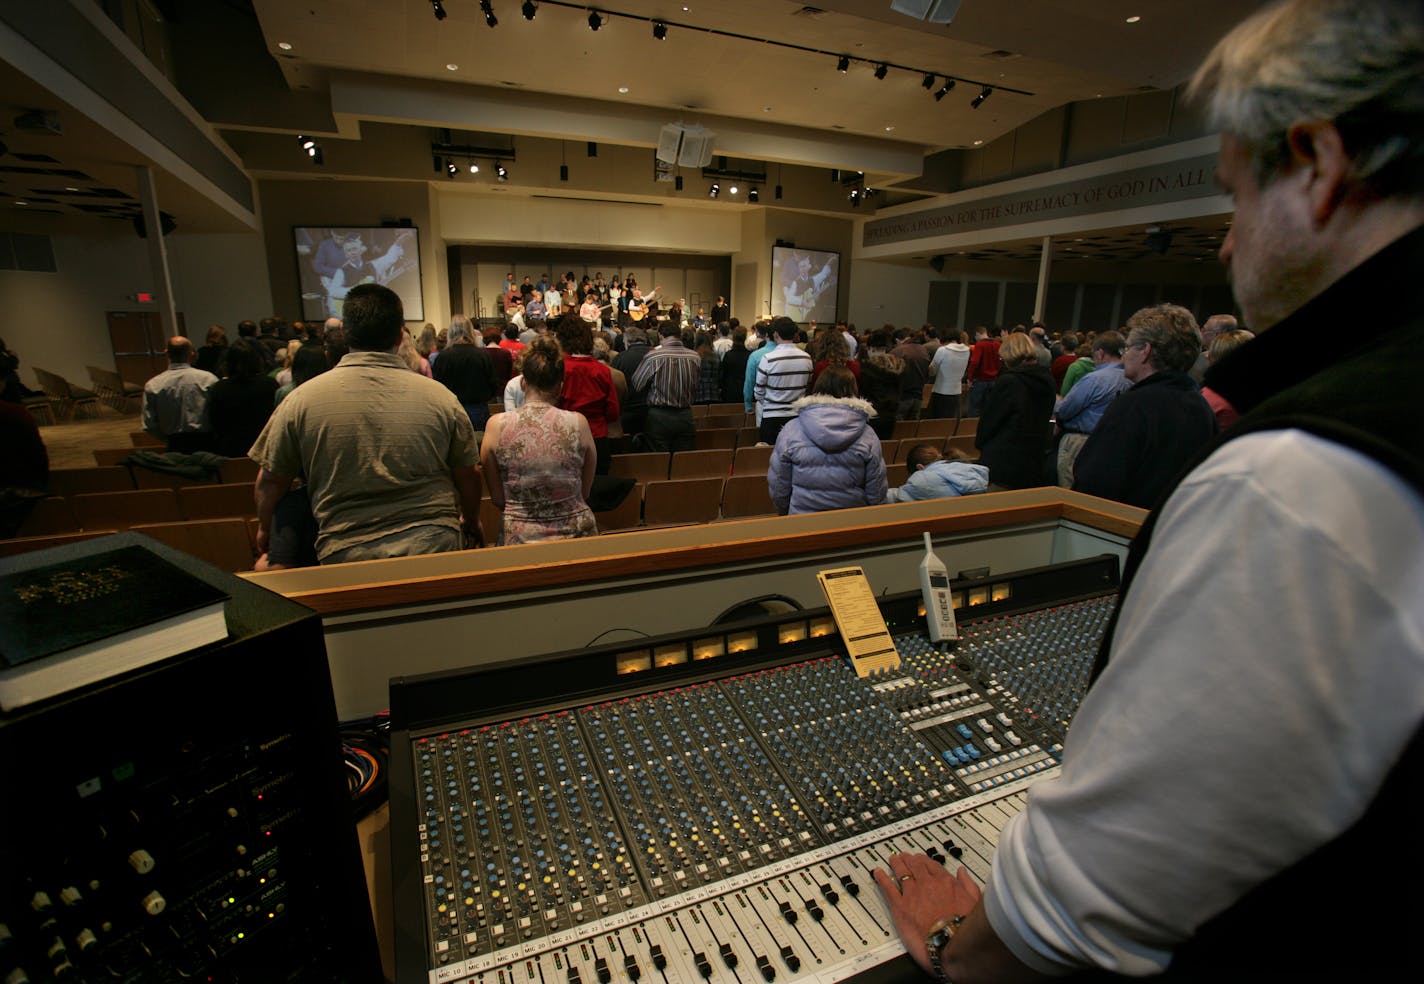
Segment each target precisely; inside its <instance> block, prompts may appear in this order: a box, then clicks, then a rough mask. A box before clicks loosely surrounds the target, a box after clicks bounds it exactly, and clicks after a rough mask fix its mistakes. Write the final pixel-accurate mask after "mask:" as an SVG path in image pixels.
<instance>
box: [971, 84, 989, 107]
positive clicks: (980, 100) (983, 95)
mask: <svg viewBox="0 0 1424 984" xmlns="http://www.w3.org/2000/svg"><path fill="white" fill-rule="evenodd" d="M993 94H994V90H993V89H991V88H989V87H988V86H987V85H986V86H984V88H983V89H982V90H980V92H979V95H977V96H975V97H974V98H973V99H971V100H969V108H970V109H978V108H979V107H980V106H982V105H984V100H985V99H988V98H989V97H990V96H992V95H993Z"/></svg>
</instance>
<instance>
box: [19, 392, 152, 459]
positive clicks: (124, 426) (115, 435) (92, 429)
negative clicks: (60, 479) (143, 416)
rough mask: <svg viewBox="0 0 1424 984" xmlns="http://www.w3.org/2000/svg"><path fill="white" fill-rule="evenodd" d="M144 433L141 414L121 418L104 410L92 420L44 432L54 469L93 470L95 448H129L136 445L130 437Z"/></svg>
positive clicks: (79, 419) (46, 447)
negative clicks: (139, 431) (136, 432)
mask: <svg viewBox="0 0 1424 984" xmlns="http://www.w3.org/2000/svg"><path fill="white" fill-rule="evenodd" d="M136 430H143V423H142V422H141V420H140V418H139V415H138V414H137V413H131V414H119V413H117V412H116V411H114V410H112V409H110V408H109V407H105V406H101V407H100V408H99V411H98V413H97V414H96V415H95V416H92V417H79V418H78V419H76V420H73V421H68V422H64V423H55V424H50V425H49V426H47V427H41V428H40V437H41V438H42V439H43V440H44V444H45V450H47V451H48V452H49V466H50V468H91V467H93V465H94V455H93V451H94V449H95V448H126V447H129V446H131V445H132V444H133V441H132V440H130V439H129V434H130V433H131V432H133V431H136Z"/></svg>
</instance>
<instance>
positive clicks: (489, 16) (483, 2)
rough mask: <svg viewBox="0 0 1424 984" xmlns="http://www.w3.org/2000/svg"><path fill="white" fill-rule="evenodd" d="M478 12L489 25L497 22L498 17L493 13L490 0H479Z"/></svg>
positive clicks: (494, 24)
mask: <svg viewBox="0 0 1424 984" xmlns="http://www.w3.org/2000/svg"><path fill="white" fill-rule="evenodd" d="M480 12H481V13H482V14H484V15H485V23H486V24H488V25H489V26H490V27H494V26H496V25H497V24H499V18H498V17H496V16H495V15H494V7H492V6H491V5H490V0H480Z"/></svg>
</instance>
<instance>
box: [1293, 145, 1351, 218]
mask: <svg viewBox="0 0 1424 984" xmlns="http://www.w3.org/2000/svg"><path fill="white" fill-rule="evenodd" d="M1286 142H1287V144H1288V145H1289V147H1290V152H1291V164H1292V166H1293V167H1296V168H1304V169H1305V171H1304V172H1303V173H1302V175H1301V177H1302V179H1303V180H1304V181H1305V192H1306V195H1307V196H1308V199H1309V205H1310V215H1311V218H1312V219H1314V221H1315V222H1316V223H1318V224H1324V223H1325V222H1326V221H1327V220H1328V219H1329V218H1330V216H1331V215H1332V214H1333V213H1334V211H1335V209H1336V208H1337V207H1339V205H1340V203H1341V202H1342V201H1343V200H1344V199H1345V196H1346V195H1347V193H1348V191H1349V187H1348V184H1349V176H1350V170H1351V168H1352V166H1353V165H1352V162H1351V160H1350V155H1349V154H1348V153H1346V151H1345V142H1344V140H1343V139H1342V138H1341V136H1340V131H1339V130H1337V129H1336V128H1335V125H1334V124H1333V123H1331V122H1330V121H1328V120H1310V121H1308V122H1305V123H1297V124H1295V125H1294V126H1292V127H1291V128H1290V129H1289V130H1288V131H1286Z"/></svg>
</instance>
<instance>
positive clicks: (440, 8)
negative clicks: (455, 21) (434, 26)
mask: <svg viewBox="0 0 1424 984" xmlns="http://www.w3.org/2000/svg"><path fill="white" fill-rule="evenodd" d="M430 6H431V8H432V9H433V10H434V12H435V19H436V20H444V19H445V18H446V17H447V16H448V15H447V14H446V13H445V5H444V4H443V3H441V2H440V0H430Z"/></svg>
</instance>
